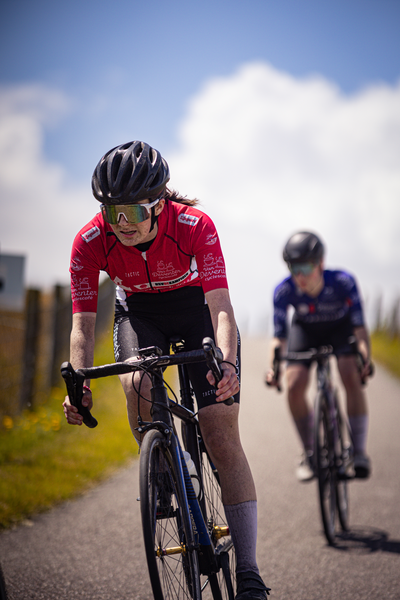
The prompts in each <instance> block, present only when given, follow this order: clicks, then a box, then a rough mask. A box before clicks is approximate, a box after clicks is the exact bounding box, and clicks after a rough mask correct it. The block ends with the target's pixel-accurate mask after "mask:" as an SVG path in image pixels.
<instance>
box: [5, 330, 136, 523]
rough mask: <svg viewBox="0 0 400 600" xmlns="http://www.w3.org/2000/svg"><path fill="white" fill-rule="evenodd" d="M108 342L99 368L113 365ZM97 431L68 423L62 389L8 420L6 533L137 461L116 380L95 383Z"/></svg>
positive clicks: (99, 357)
mask: <svg viewBox="0 0 400 600" xmlns="http://www.w3.org/2000/svg"><path fill="white" fill-rule="evenodd" d="M112 361H113V357H112V348H110V345H109V340H107V342H103V343H101V344H99V350H98V351H97V352H96V357H95V364H104V363H107V362H112ZM91 387H92V390H93V396H94V403H95V405H94V409H93V414H94V415H95V416H96V418H97V419H98V422H99V424H98V426H97V427H96V428H95V429H88V428H87V427H86V426H85V425H82V426H81V427H72V426H70V425H68V424H67V422H66V420H65V418H64V415H63V412H62V406H61V404H62V401H63V398H64V395H65V394H64V389H63V388H55V389H54V390H53V391H52V394H51V398H50V399H49V402H48V403H47V404H46V405H45V406H42V407H40V408H38V409H37V410H35V411H32V412H27V413H24V414H23V415H22V416H21V417H19V418H18V419H15V420H13V419H11V418H10V417H6V418H5V419H4V426H5V428H6V429H5V430H2V431H1V432H0V528H2V529H4V528H8V527H11V526H13V525H15V524H18V523H20V522H22V521H24V520H25V519H28V518H29V517H31V516H32V515H34V514H37V513H39V512H42V511H44V510H47V509H48V508H50V507H52V506H54V505H56V504H58V503H60V502H63V501H65V500H67V499H69V498H72V497H74V496H76V495H77V494H79V493H81V492H83V491H85V490H87V489H89V488H90V487H92V486H93V485H94V484H96V483H98V482H99V481H101V480H104V479H105V478H106V477H108V476H109V475H110V474H111V473H112V472H114V471H115V470H116V469H118V468H119V467H121V466H123V465H124V464H126V463H127V462H128V461H129V460H130V459H132V458H133V457H135V456H137V454H138V449H137V445H136V442H135V440H134V438H133V436H132V433H131V431H130V428H129V424H128V419H127V416H126V407H125V397H124V394H123V392H122V388H121V385H120V383H119V380H118V378H117V377H109V378H106V379H102V380H101V383H100V382H99V381H93V382H92V386H91Z"/></svg>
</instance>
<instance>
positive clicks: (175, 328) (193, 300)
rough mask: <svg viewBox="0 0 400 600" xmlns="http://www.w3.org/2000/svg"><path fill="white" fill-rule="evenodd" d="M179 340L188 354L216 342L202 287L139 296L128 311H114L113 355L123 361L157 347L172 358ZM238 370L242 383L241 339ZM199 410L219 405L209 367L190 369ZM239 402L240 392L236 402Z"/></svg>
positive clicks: (131, 299) (133, 298)
mask: <svg viewBox="0 0 400 600" xmlns="http://www.w3.org/2000/svg"><path fill="white" fill-rule="evenodd" d="M174 336H179V337H180V338H181V339H183V340H184V342H185V350H199V349H200V348H201V347H202V341H203V339H204V338H205V337H211V338H212V339H214V330H213V326H212V321H211V316H210V311H209V308H208V305H207V304H205V300H204V292H203V290H202V288H200V287H185V288H180V289H178V290H173V291H171V292H162V293H159V294H146V293H137V294H133V295H132V296H129V298H128V311H126V310H125V309H124V307H122V306H120V305H116V307H115V320H114V355H115V360H116V361H124V360H127V359H128V358H131V357H132V356H137V355H138V350H139V349H140V348H147V347H149V346H158V347H159V348H161V350H162V352H163V354H169V352H170V343H169V340H170V339H171V338H172V337H174ZM236 366H237V371H238V378H239V383H240V335H239V332H238V354H237V358H236ZM187 368H188V372H189V377H190V381H191V383H192V387H193V390H194V393H195V395H196V400H197V405H198V408H199V409H200V408H203V407H204V406H208V405H211V404H215V403H216V396H215V389H214V387H213V386H212V385H210V384H209V383H208V381H207V379H206V373H207V372H208V367H207V365H206V363H205V362H204V363H194V364H188V365H187ZM239 400H240V391H239V392H238V393H237V394H236V395H235V402H239Z"/></svg>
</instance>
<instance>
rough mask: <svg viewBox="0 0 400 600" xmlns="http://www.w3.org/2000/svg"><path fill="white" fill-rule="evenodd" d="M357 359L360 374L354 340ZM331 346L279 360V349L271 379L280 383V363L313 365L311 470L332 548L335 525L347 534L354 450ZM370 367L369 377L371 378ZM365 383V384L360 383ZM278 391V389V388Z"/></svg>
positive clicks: (360, 361) (359, 357)
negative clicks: (334, 374)
mask: <svg viewBox="0 0 400 600" xmlns="http://www.w3.org/2000/svg"><path fill="white" fill-rule="evenodd" d="M349 343H350V346H351V349H352V351H353V353H354V354H355V355H356V357H357V366H358V369H359V371H361V369H362V365H363V357H362V355H361V353H360V352H359V351H358V349H357V342H356V340H355V338H353V337H352V338H351V339H350V340H349ZM332 354H333V348H332V346H321V347H320V348H311V349H310V350H308V351H305V352H288V353H287V354H286V356H284V357H281V356H280V352H279V348H275V354H274V363H273V370H274V379H275V380H276V381H278V382H279V369H280V362H281V361H282V360H290V361H296V362H297V361H309V362H316V365H317V368H316V377H317V393H316V396H315V401H314V455H313V468H314V471H315V475H316V478H317V481H318V498H319V505H320V509H321V518H322V524H323V528H324V533H325V536H326V539H327V541H328V543H329V544H330V545H334V544H335V536H336V533H337V530H338V522H339V524H340V526H341V529H342V531H348V530H349V493H348V482H349V481H350V480H351V479H354V477H355V471H354V466H353V461H354V447H353V440H352V436H351V429H350V426H349V423H348V419H347V417H346V416H345V415H344V414H343V412H342V410H341V408H340V404H339V401H338V393H337V390H336V388H335V387H334V386H333V382H332V377H331V368H330V362H329V358H330V356H332ZM372 372H373V371H372V366H371V371H370V375H372ZM362 383H364V381H363V382H362ZM278 391H280V386H278Z"/></svg>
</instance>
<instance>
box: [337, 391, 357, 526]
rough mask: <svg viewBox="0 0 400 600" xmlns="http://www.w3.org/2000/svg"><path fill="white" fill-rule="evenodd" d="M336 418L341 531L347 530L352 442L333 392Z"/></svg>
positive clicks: (338, 498)
mask: <svg viewBox="0 0 400 600" xmlns="http://www.w3.org/2000/svg"><path fill="white" fill-rule="evenodd" d="M335 405H336V415H337V417H336V419H337V428H338V449H337V451H338V456H339V461H340V464H339V469H338V478H337V485H336V500H337V509H338V515H339V522H340V525H341V527H342V530H343V531H348V530H349V494H348V485H347V482H348V479H349V477H350V478H351V471H352V470H353V454H354V451H353V444H352V440H351V433H350V428H349V427H348V424H347V420H345V419H344V418H343V416H342V413H341V411H340V407H339V404H338V399H337V397H336V394H335Z"/></svg>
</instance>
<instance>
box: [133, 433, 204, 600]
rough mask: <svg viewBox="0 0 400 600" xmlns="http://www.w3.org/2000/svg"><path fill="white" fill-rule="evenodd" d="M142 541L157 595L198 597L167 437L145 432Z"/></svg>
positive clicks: (178, 599) (158, 598)
mask: <svg viewBox="0 0 400 600" xmlns="http://www.w3.org/2000/svg"><path fill="white" fill-rule="evenodd" d="M139 477H140V506H141V516H142V527H143V540H144V545H145V552H146V558H147V565H148V570H149V576H150V581H151V586H152V590H153V596H154V599H155V600H186V599H189V598H190V599H191V600H201V588H200V571H199V562H198V555H197V549H195V548H193V549H191V550H189V549H188V547H187V540H188V539H190V533H189V528H191V521H190V515H189V512H188V510H187V508H186V506H187V504H186V499H185V498H184V494H183V491H182V487H181V485H180V477H179V475H178V470H177V468H176V465H175V462H174V459H173V457H172V454H171V452H170V450H169V449H168V448H167V447H166V445H165V436H164V435H163V434H162V433H161V432H160V431H158V430H155V429H153V430H151V431H149V432H147V434H146V436H145V438H144V440H143V444H142V448H141V453H140V476H139Z"/></svg>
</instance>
